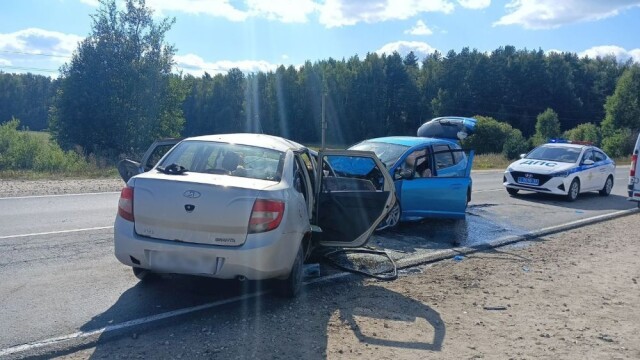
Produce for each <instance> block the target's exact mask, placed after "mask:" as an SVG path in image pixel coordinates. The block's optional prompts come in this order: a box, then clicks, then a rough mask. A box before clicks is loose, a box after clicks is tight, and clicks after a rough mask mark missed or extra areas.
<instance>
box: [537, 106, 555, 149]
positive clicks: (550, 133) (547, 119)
mask: <svg viewBox="0 0 640 360" xmlns="http://www.w3.org/2000/svg"><path fill="white" fill-rule="evenodd" d="M559 136H560V120H559V119H558V114H556V112H555V111H553V109H551V108H547V110H545V111H544V112H543V113H542V114H539V115H538V116H537V117H536V133H535V134H534V135H533V145H534V146H538V145H540V144H543V143H545V142H547V141H549V139H551V138H556V137H559Z"/></svg>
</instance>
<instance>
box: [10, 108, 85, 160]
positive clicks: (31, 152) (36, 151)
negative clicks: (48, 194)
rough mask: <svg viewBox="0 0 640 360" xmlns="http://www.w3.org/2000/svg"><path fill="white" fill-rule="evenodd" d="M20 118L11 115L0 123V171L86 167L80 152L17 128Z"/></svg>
mask: <svg viewBox="0 0 640 360" xmlns="http://www.w3.org/2000/svg"><path fill="white" fill-rule="evenodd" d="M19 126H20V121H18V120H17V119H11V121H8V122H6V123H4V124H2V125H0V171H7V170H10V171H16V170H34V171H48V172H66V171H70V172H78V171H84V170H87V168H88V163H87V162H86V161H85V160H84V158H83V157H82V156H80V155H79V154H77V153H75V152H73V151H67V152H64V151H63V150H62V149H61V148H60V147H59V146H58V145H57V144H55V143H52V142H49V141H42V140H41V139H39V138H37V137H36V136H33V135H31V134H29V133H28V132H26V131H19V130H18V127H19Z"/></svg>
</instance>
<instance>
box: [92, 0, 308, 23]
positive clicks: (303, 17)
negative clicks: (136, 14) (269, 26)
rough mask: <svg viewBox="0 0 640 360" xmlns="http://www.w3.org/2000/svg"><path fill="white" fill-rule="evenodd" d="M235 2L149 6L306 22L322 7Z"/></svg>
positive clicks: (293, 1) (291, 1)
mask: <svg viewBox="0 0 640 360" xmlns="http://www.w3.org/2000/svg"><path fill="white" fill-rule="evenodd" d="M87 1H90V0H87ZM232 3H233V4H232ZM235 4H237V1H236V2H234V1H230V0H147V6H149V7H150V8H151V9H153V10H154V13H155V15H158V16H164V15H165V14H166V13H167V12H181V13H186V14H193V15H209V16H214V17H221V18H225V19H227V20H229V21H245V20H247V19H249V18H251V17H258V18H265V19H268V20H273V21H280V22H284V23H305V22H307V21H308V16H309V14H311V13H313V12H314V11H317V10H318V8H319V5H318V4H317V3H315V2H314V1H313V0H270V1H264V0H245V1H244V7H243V8H239V7H237V6H235Z"/></svg>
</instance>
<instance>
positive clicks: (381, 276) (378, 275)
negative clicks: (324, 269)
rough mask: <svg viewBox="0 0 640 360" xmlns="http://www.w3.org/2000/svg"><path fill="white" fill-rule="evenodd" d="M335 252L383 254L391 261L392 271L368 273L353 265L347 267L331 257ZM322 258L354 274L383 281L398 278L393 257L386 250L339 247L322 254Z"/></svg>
mask: <svg viewBox="0 0 640 360" xmlns="http://www.w3.org/2000/svg"><path fill="white" fill-rule="evenodd" d="M336 254H374V255H383V256H384V257H386V258H387V259H389V261H390V262H391V267H392V269H393V270H392V271H391V274H387V275H384V274H386V273H388V272H389V271H384V272H380V273H375V274H374V273H370V272H367V271H363V270H360V269H356V268H353V267H348V266H345V265H341V264H339V263H338V262H337V261H335V259H333V258H331V256H332V255H336ZM324 258H325V259H327V260H328V261H329V264H331V265H332V266H334V267H336V268H338V269H342V270H344V271H348V272H352V273H355V274H360V275H364V276H368V277H372V278H375V279H378V280H385V281H391V280H395V279H397V278H398V266H397V265H396V262H395V261H394V260H393V258H392V257H391V256H389V254H388V253H387V252H386V251H382V250H372V249H366V248H360V249H339V250H335V251H331V252H328V253H326V254H324Z"/></svg>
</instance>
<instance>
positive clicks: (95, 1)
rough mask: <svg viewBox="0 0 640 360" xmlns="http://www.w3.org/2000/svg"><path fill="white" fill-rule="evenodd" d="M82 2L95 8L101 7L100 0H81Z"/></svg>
mask: <svg viewBox="0 0 640 360" xmlns="http://www.w3.org/2000/svg"><path fill="white" fill-rule="evenodd" d="M80 2H81V3H83V4H87V5H89V6H93V7H98V5H100V2H98V0H80Z"/></svg>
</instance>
